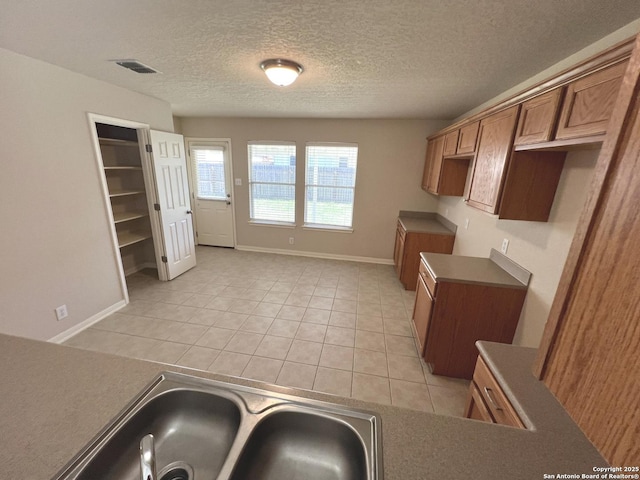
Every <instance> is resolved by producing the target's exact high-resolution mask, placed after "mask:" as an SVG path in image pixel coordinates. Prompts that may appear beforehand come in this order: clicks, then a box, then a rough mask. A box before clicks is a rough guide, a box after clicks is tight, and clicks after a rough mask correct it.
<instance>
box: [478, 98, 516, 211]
mask: <svg viewBox="0 0 640 480" xmlns="http://www.w3.org/2000/svg"><path fill="white" fill-rule="evenodd" d="M519 108H520V107H519V105H516V106H513V107H511V108H508V109H506V110H503V111H501V112H498V113H494V114H493V115H490V116H488V117H487V118H484V119H482V120H481V121H480V131H479V133H478V149H477V152H476V158H475V162H474V165H473V173H472V175H471V186H470V188H469V195H468V199H467V200H468V203H469V205H471V206H474V207H476V208H478V209H480V210H484V211H485V212H489V213H497V210H498V201H499V199H500V193H501V188H502V184H503V181H504V174H505V171H506V170H505V168H506V164H507V160H508V158H509V155H510V153H511V147H512V145H513V135H514V132H515V127H516V121H517V120H518V109H519Z"/></svg>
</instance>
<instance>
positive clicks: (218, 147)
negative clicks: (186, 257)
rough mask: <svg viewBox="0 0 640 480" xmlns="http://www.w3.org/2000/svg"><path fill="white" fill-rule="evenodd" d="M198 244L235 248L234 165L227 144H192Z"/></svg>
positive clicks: (191, 155)
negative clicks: (232, 176) (232, 172)
mask: <svg viewBox="0 0 640 480" xmlns="http://www.w3.org/2000/svg"><path fill="white" fill-rule="evenodd" d="M189 154H190V157H191V165H192V172H193V187H194V188H193V189H194V205H195V215H196V230H197V236H198V244H200V245H211V246H214V247H234V246H235V241H234V235H233V231H234V229H233V206H232V204H231V202H232V187H231V162H230V158H229V148H228V147H227V145H225V144H222V143H221V144H217V143H213V142H212V143H206V144H205V143H202V142H198V143H193V142H189Z"/></svg>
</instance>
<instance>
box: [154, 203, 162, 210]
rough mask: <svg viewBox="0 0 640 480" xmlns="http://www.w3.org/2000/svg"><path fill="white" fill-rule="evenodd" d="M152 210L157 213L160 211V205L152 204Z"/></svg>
mask: <svg viewBox="0 0 640 480" xmlns="http://www.w3.org/2000/svg"><path fill="white" fill-rule="evenodd" d="M153 209H154V210H155V211H156V212H159V211H160V204H159V203H154V204H153Z"/></svg>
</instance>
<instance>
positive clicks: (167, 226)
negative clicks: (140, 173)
mask: <svg viewBox="0 0 640 480" xmlns="http://www.w3.org/2000/svg"><path fill="white" fill-rule="evenodd" d="M150 135H151V145H152V151H153V152H152V157H153V169H154V172H155V177H156V186H157V191H158V204H159V205H160V223H161V226H162V236H163V240H164V247H165V256H166V257H167V262H166V264H167V274H168V280H171V279H173V278H175V277H177V276H178V275H180V274H182V273H184V272H186V271H187V270H189V269H190V268H193V267H195V265H196V252H195V240H194V236H193V223H192V221H191V207H190V203H189V183H188V174H187V160H186V156H185V152H184V138H183V137H182V135H178V134H175V133H167V132H158V131H155V130H151V132H150Z"/></svg>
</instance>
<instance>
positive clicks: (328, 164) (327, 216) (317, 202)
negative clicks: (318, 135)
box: [304, 143, 358, 228]
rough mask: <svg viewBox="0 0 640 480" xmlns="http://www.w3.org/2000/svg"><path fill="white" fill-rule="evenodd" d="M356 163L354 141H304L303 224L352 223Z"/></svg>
mask: <svg viewBox="0 0 640 480" xmlns="http://www.w3.org/2000/svg"><path fill="white" fill-rule="evenodd" d="M357 164H358V145H356V144H347V143H339V144H338V143H331V144H322V143H308V144H307V148H306V174H305V196H304V222H305V225H310V226H327V227H344V228H351V227H352V226H353V200H354V196H355V187H356V168H357Z"/></svg>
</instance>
